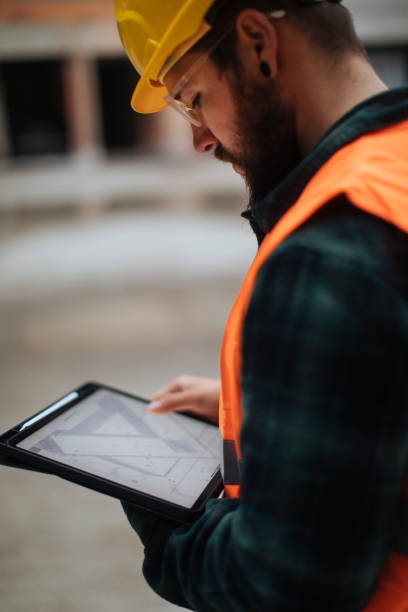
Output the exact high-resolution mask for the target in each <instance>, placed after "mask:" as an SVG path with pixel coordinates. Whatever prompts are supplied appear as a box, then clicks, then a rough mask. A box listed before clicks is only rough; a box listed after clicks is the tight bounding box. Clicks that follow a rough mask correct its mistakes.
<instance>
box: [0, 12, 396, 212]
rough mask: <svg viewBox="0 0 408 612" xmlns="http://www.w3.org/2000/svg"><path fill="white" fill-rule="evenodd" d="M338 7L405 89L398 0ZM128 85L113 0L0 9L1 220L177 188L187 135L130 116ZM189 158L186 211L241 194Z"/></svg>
mask: <svg viewBox="0 0 408 612" xmlns="http://www.w3.org/2000/svg"><path fill="white" fill-rule="evenodd" d="M345 3H346V4H347V5H348V6H349V7H350V9H351V10H352V12H353V14H354V15H355V19H356V23H357V27H358V31H359V33H360V35H361V37H362V39H363V41H364V42H365V44H366V45H367V49H368V51H369V53H370V56H371V58H372V60H373V63H374V65H375V66H376V68H377V69H378V71H379V72H380V74H381V76H382V77H383V78H384V80H385V81H386V82H387V83H388V84H389V85H390V86H396V85H399V84H402V83H405V82H407V81H408V8H407V4H406V0H390V1H388V2H385V1H384V0H348V1H346V2H345ZM136 79H137V75H136V73H135V71H134V69H133V68H132V66H131V65H130V62H129V61H128V60H127V58H126V57H125V56H124V53H123V51H122V47H121V44H120V41H119V37H118V34H117V31H116V26H115V20H114V11H113V0H58V2H57V1H55V0H2V2H1V4H0V180H1V181H2V183H1V195H0V207H1V210H3V211H5V210H9V211H10V210H13V209H16V208H20V209H24V208H27V207H36V206H41V207H43V208H44V207H47V206H49V207H55V206H58V204H59V203H61V204H67V203H68V204H80V205H84V204H85V205H86V204H88V205H95V204H99V205H104V204H108V205H109V204H110V203H112V202H113V203H115V202H121V201H122V202H123V201H128V202H133V203H137V201H138V200H139V199H140V198H146V197H149V198H151V199H152V198H161V197H162V196H163V194H169V191H171V190H169V189H166V187H165V185H166V184H167V182H168V181H169V184H170V185H174V184H179V181H180V180H181V178H182V176H181V175H179V174H178V173H177V167H176V168H175V166H174V163H173V164H172V165H171V172H170V173H169V172H167V169H166V168H167V166H166V164H163V158H165V159H168V157H169V156H171V157H173V161H174V158H176V160H178V161H179V162H180V163H181V164H182V166H183V168H184V167H185V164H186V159H185V158H186V154H187V153H188V154H190V153H191V144H190V142H189V129H188V126H186V125H184V123H183V121H181V120H180V119H179V118H178V117H176V116H174V114H172V113H171V111H169V112H167V111H166V112H163V113H160V114H158V115H154V116H141V115H137V114H135V113H134V112H133V111H132V110H131V109H130V105H129V99H130V95H131V92H132V90H133V88H134V86H135V84H136ZM130 157H131V158H132V163H131V165H130V166H127V165H126V159H127V160H129V158H130ZM119 158H120V161H121V164H120V163H118V159H119ZM146 159H149V164H148V166H147V167H146V164H145V163H144V160H146ZM188 159H189V160H190V161H189V162H188V163H190V164H191V165H192V167H191V168H190V173H189V181H187V184H186V185H185V187H184V189H185V190H187V191H188V192H189V193H188V200H189V201H190V202H191V200H194V201H195V202H196V205H198V206H200V204H202V203H203V202H204V203H208V201H211V199H213V198H214V196H216V195H217V194H219V193H223V194H225V193H230V194H231V195H236V193H237V192H238V191H239V189H240V185H239V179H237V177H235V176H234V175H233V174H232V173H229V172H225V171H218V170H217V168H218V166H217V167H215V166H213V165H212V164H211V163H205V162H204V161H202V162H201V163H199V162H198V160H197V157H194V156H193V157H190V155H189V157H188ZM41 162H42V163H41ZM81 165H82V168H85V167H86V169H87V173H88V176H89V180H88V181H87V180H84V175H83V173H81ZM197 165H198V166H199V167H198V166H197ZM176 166H177V164H176ZM33 168H35V174H34V175H33V174H32V172H30V170H32V169H33ZM174 173H176V175H175V174H174ZM174 176H176V179H175V178H174ZM98 177H100V180H99V181H98V180H97V178H98ZM91 179H94V180H91ZM195 185H196V186H195ZM193 192H194V195H195V197H194V198H193V197H192V196H193ZM197 198H199V199H200V202H197ZM173 204H174V202H173ZM190 205H191V204H190Z"/></svg>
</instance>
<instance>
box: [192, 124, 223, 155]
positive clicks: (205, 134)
mask: <svg viewBox="0 0 408 612" xmlns="http://www.w3.org/2000/svg"><path fill="white" fill-rule="evenodd" d="M191 127H192V130H193V144H194V148H195V150H196V151H197V152H198V153H210V151H212V150H213V149H215V147H216V146H217V144H218V140H217V139H216V137H215V136H214V134H213V133H212V132H211V130H209V129H208V127H207V126H205V125H201V126H200V127H196V126H195V125H192V126H191Z"/></svg>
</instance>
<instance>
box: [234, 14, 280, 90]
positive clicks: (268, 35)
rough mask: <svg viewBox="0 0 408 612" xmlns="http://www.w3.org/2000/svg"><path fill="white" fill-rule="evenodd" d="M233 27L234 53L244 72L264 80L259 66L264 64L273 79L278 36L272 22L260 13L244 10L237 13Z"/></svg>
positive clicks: (275, 70) (275, 72) (276, 59)
mask: <svg viewBox="0 0 408 612" xmlns="http://www.w3.org/2000/svg"><path fill="white" fill-rule="evenodd" d="M235 27H236V36H237V47H236V51H237V55H238V57H239V59H240V61H241V64H242V66H243V68H244V70H245V72H247V73H248V74H250V75H255V77H256V78H258V77H259V78H262V79H263V80H265V77H264V76H262V73H261V70H260V65H261V63H262V62H266V63H267V64H268V66H269V69H270V76H271V78H274V77H275V76H276V75H277V74H278V36H277V30H276V26H275V24H274V22H273V21H271V20H270V19H268V17H267V15H265V14H264V13H261V12H260V11H256V10H255V9H245V10H243V11H242V12H241V13H239V15H238V17H237V19H236V22H235Z"/></svg>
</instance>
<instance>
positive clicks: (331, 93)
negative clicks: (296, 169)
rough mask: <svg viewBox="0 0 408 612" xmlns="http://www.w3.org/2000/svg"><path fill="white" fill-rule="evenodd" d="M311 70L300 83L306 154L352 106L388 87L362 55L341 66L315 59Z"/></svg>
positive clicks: (297, 101) (299, 109)
mask: <svg viewBox="0 0 408 612" xmlns="http://www.w3.org/2000/svg"><path fill="white" fill-rule="evenodd" d="M312 59H313V61H312V62H311V63H310V64H309V69H307V68H306V66H305V67H304V68H306V69H304V70H303V71H301V70H299V71H298V74H302V77H301V78H300V81H301V83H299V80H298V82H297V86H296V91H297V95H296V96H295V109H296V127H297V134H298V140H299V144H300V150H301V153H302V155H304V156H305V155H307V153H308V152H309V151H310V150H311V149H312V148H313V147H314V146H315V144H316V143H317V142H318V141H319V140H320V138H321V137H322V136H323V135H324V134H325V132H326V131H327V130H328V129H329V128H330V127H331V126H332V125H333V124H334V123H336V121H338V120H339V119H340V118H341V117H343V116H344V115H345V114H346V113H347V112H348V111H350V110H351V109H352V108H354V107H355V106H357V105H358V104H360V103H361V102H364V100H367V99H369V98H371V97H373V96H375V95H377V94H379V93H382V92H384V91H386V90H387V87H386V85H385V84H384V83H383V82H382V81H381V79H380V78H379V77H378V75H377V74H376V73H375V72H374V70H373V68H372V66H371V65H370V64H369V62H368V61H367V59H366V58H365V57H364V56H362V55H357V54H353V55H350V56H349V57H347V58H345V59H344V60H342V61H341V62H339V63H338V65H334V66H333V65H331V66H330V65H329V63H328V62H327V60H325V61H322V58H321V57H320V58H318V59H317V61H316V57H315V58H312Z"/></svg>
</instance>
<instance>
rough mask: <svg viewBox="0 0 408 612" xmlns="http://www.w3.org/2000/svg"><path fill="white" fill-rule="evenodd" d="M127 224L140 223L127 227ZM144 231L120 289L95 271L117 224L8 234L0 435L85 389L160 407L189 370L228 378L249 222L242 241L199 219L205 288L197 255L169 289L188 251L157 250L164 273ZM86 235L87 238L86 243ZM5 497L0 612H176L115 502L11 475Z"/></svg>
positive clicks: (1, 301) (3, 473)
mask: <svg viewBox="0 0 408 612" xmlns="http://www.w3.org/2000/svg"><path fill="white" fill-rule="evenodd" d="M237 216H238V215H237ZM116 219H118V218H117V217H116ZM122 220H123V223H124V226H125V225H127V226H129V223H130V218H129V216H126V218H125V219H122ZM139 221H140V223H139ZM218 221H220V219H218ZM221 221H222V220H221ZM133 222H134V228H135V239H134V241H133V242H134V243H135V244H139V247H138V249H139V250H138V251H137V249H136V251H137V252H136V251H135V252H133V251H132V249H131V248H130V246H129V245H130V244H131V243H132V240H130V239H129V238H125V239H124V240H125V242H126V240H127V243H126V244H127V245H128V247H126V248H125V247H124V246H123V242H122V253H123V257H122V258H120V257H117V259H116V260H115V261H116V264H115V266H114V268H115V269H116V270H120V271H121V272H120V275H119V280H118V278H117V277H116V275H115V270H114V269H113V268H112V266H111V267H109V266H108V265H106V266H105V267H104V269H105V274H100V273H99V275H98V274H96V276H95V274H94V272H95V271H98V270H99V272H100V269H101V264H103V262H104V261H105V259H104V256H103V254H102V251H103V248H102V247H101V244H102V245H103V244H105V245H106V241H104V240H101V236H103V235H104V236H106V237H108V236H111V235H112V234H111V233H110V231H109V228H112V227H116V229H114V230H112V231H113V234H115V236H116V238H117V240H119V241H120V237H121V236H125V233H124V232H121V231H120V229H119V228H118V227H117V226H114V224H113V225H112V223H113V220H112V218H106V219H97V220H94V221H92V220H86V221H83V220H82V221H81V220H80V219H76V220H70V221H67V222H64V223H63V222H61V221H60V222H58V224H57V225H55V224H54V223H51V224H50V223H48V222H47V223H45V224H43V223H40V224H39V223H35V224H30V223H28V224H23V225H21V224H18V225H14V226H13V227H9V228H8V229H7V232H6V231H4V233H3V234H2V235H1V236H0V238H1V249H0V250H1V251H2V252H1V257H0V260H1V262H2V264H0V287H2V293H1V296H0V316H1V335H0V350H1V367H0V397H1V411H0V431H2V432H3V431H5V430H6V429H8V428H9V427H11V426H13V425H15V424H16V423H17V422H19V421H21V420H23V419H24V418H25V417H27V416H30V415H31V414H33V413H34V412H36V411H38V410H39V409H41V408H43V407H44V406H46V405H47V404H49V403H51V402H52V401H53V400H55V399H56V398H58V397H59V396H61V395H63V394H64V393H65V392H67V391H69V390H71V389H72V388H74V387H76V386H78V385H79V384H80V383H82V382H85V381H86V380H99V381H101V382H105V383H107V384H111V385H113V386H116V387H119V388H123V389H125V390H129V391H131V392H135V393H138V394H140V395H145V396H149V395H150V394H151V393H152V392H153V391H154V390H155V389H156V388H158V387H159V386H162V385H163V384H165V383H166V382H167V381H168V380H169V379H170V378H172V377H173V376H176V375H177V374H180V373H183V372H189V373H199V374H203V375H207V376H217V373H218V351H219V344H220V341H221V335H222V329H223V325H224V323H225V319H226V317H227V314H228V310H229V307H230V305H231V301H232V299H233V296H234V294H235V293H236V291H237V288H238V286H239V283H240V278H241V277H242V273H243V269H244V267H246V264H247V262H249V260H250V255H249V253H250V252H253V251H254V248H255V243H254V239H253V238H252V237H249V234H248V233H246V230H245V231H244V232H243V230H242V225H241V222H240V221H238V223H237V224H236V225H235V226H234V223H235V221H234V220H232V218H231V224H232V225H231V227H235V229H232V230H228V227H229V226H230V223H229V221H228V219H227V217H225V218H224V221H222V222H221V224H220V223H219V222H218V223H217V219H215V220H214V219H213V224H211V223H210V220H209V219H207V220H206V222H205V223H201V222H200V221H199V220H198V221H197V224H196V225H195V224H194V222H192V224H190V225H189V228H190V230H189V235H190V238H189V239H190V240H191V245H190V247H191V250H192V252H194V251H195V253H196V255H195V256H197V249H198V250H201V251H202V256H203V257H204V264H203V260H202V261H201V263H198V264H197V269H201V270H204V269H207V273H206V274H204V273H201V274H200V275H199V278H198V280H197V279H194V273H193V272H194V270H193V269H192V268H191V258H190V262H189V264H190V265H186V266H185V268H186V269H189V268H190V271H189V272H188V274H185V275H184V276H183V274H182V273H181V272H180V270H179V271H178V273H177V274H175V275H174V277H175V280H174V282H171V274H170V273H169V270H171V261H169V258H170V259H171V258H173V264H174V265H175V264H176V263H177V266H178V267H179V268H181V270H182V269H183V265H182V260H181V259H180V254H179V253H178V254H177V253H175V252H174V251H173V255H171V249H169V248H168V246H169V245H167V247H166V244H165V243H163V244H161V246H160V243H159V242H158V241H157V242H156V250H157V249H159V250H160V249H161V252H160V254H159V256H158V257H159V259H161V260H162V261H163V269H162V271H163V270H164V271H165V273H164V275H163V274H161V273H160V265H159V263H158V261H157V258H151V257H150V258H149V248H151V246H149V244H147V242H148V241H145V243H146V244H145V247H144V249H145V250H143V249H142V250H140V249H141V247H140V245H141V243H142V241H141V240H138V237H140V235H138V233H137V232H138V231H140V232H141V233H145V234H146V232H147V231H148V229H146V227H147V226H146V224H143V223H142V219H141V218H140V217H135V218H134V219H133ZM84 223H85V225H84ZM116 223H118V221H116ZM97 226H98V227H99V228H100V233H98V232H96V229H95V228H96V227H97ZM204 226H205V227H206V228H207V229H206V230H203V227H204ZM84 227H88V233H87V236H88V237H89V240H86V239H85V238H84V237H83V236H82V234H81V232H85V229H84ZM220 227H223V228H224V229H225V231H224V232H222V231H221V230H220V229H219V228H220ZM101 228H102V229H101ZM181 228H182V233H183V235H184V238H181V237H180V240H185V232H186V231H187V230H186V227H185V226H184V225H183V223H181ZM217 228H218V230H217ZM3 230H4V225H3ZM74 230H77V234H78V237H79V238H78V239H77V241H76V243H74V246H75V247H76V255H75V258H74V260H73V259H72V258H71V259H70V260H69V261H71V262H72V261H74V263H73V264H72V265H75V266H76V267H75V269H74V270H73V269H72V266H71V265H70V264H69V261H68V260H67V259H64V257H63V255H61V253H64V252H69V251H70V250H71V251H72V240H68V239H67V236H71V235H72V232H74V233H75V231H74ZM149 231H150V230H149ZM174 231H175V230H174ZM217 231H218V236H217V240H215V238H214V237H215V236H216V235H217ZM228 231H229V232H230V233H228ZM58 232H59V234H58ZM92 232H93V233H92ZM95 232H96V233H95ZM115 232H116V233H115ZM203 232H204V234H203ZM205 232H207V234H205ZM85 233H86V232H85ZM96 234H97V237H96ZM92 235H93V238H92ZM126 235H127V234H126ZM164 235H165V233H163V236H162V239H163V240H164ZM56 236H57V237H58V238H59V247H60V249H59V254H57V255H56V256H55V257H53V252H52V250H50V251H49V252H48V259H49V262H50V264H49V266H48V264H47V258H44V253H43V247H44V244H51V243H52V242H53V241H55V238H56ZM64 236H65V238H64ZM81 236H82V238H81ZM199 237H200V238H199ZM243 238H245V239H244V240H243ZM174 240H176V241H177V240H178V237H177V235H173V236H172V242H173V241H174ZM47 241H48V242H47ZM218 241H221V242H222V241H223V244H224V249H227V250H228V251H229V257H230V265H229V266H227V267H224V268H223V267H222V266H221V265H220V266H218V264H217V257H215V256H214V253H217V254H219V255H220V258H221V256H222V248H220V245H219V243H218ZM212 243H214V246H213V248H212V249H209V245H211V244H212ZM180 244H181V243H180ZM217 244H218V246H217ZM33 245H37V247H35V246H33ZM187 247H188V245H186V244H185V242H184V243H183V248H184V249H186V248H187ZM81 249H82V250H81ZM209 251H212V254H211V253H210V255H211V256H210V257H209V258H207V259H206V260H205V255H206V254H207V255H208V252H209ZM234 252H235V254H236V257H235V259H234V255H233V253H234ZM243 252H244V253H246V254H244V255H242V253H243ZM136 256H137V257H138V258H139V263H140V262H141V263H140V269H141V270H144V273H145V272H146V267H148V266H149V265H151V266H153V267H152V274H151V279H150V282H148V279H146V275H145V274H144V275H141V276H138V272H137V266H136V267H135V265H134V261H133V263H132V262H130V263H129V260H132V259H133V257H134V258H136ZM187 259H188V258H187V257H186V262H187ZM153 260H154V261H153ZM81 261H83V262H84V265H83V266H81ZM149 261H150V262H151V264H149ZM234 261H235V262H236V266H235V268H234V264H233V262H234ZM5 262H8V263H7V265H6V264H5ZM205 262H207V263H206V264H205ZM211 262H212V263H211ZM102 267H103V266H102ZM153 268H154V270H155V272H154V270H153ZM126 270H127V273H126ZM220 270H221V271H220ZM36 274H37V275H38V274H40V276H38V278H36V276H35V275H36ZM169 274H170V276H169ZM13 278H14V280H13ZM95 278H97V281H95ZM47 279H48V280H47ZM0 488H1V492H2V497H1V504H0V525H1V536H0V601H1V610H4V611H5V612H26V611H27V610H33V609H34V610H41V612H83V611H85V610H86V611H87V612H105V611H106V612H111V611H113V610H115V612H134V611H140V612H164V611H166V610H172V609H176V608H175V607H174V606H171V605H170V604H167V603H166V602H164V601H163V600H161V599H160V598H159V597H157V596H156V595H155V594H154V593H153V592H152V591H151V590H150V588H149V587H148V586H147V585H146V584H145V581H144V579H143V576H142V573H141V564H142V559H143V550H142V546H141V544H140V542H139V540H138V538H137V536H136V534H134V532H133V531H132V530H131V528H130V526H129V525H128V523H127V521H126V519H125V517H124V515H123V513H122V510H121V507H120V504H119V502H118V501H117V500H115V499H111V498H109V497H106V496H104V495H101V494H99V493H96V492H93V491H90V490H87V489H85V488H81V487H79V486H76V485H73V484H71V483H68V482H66V481H63V480H62V479H58V478H56V477H53V476H46V475H42V474H36V473H32V472H25V471H23V470H16V469H12V468H5V467H1V468H0Z"/></svg>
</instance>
